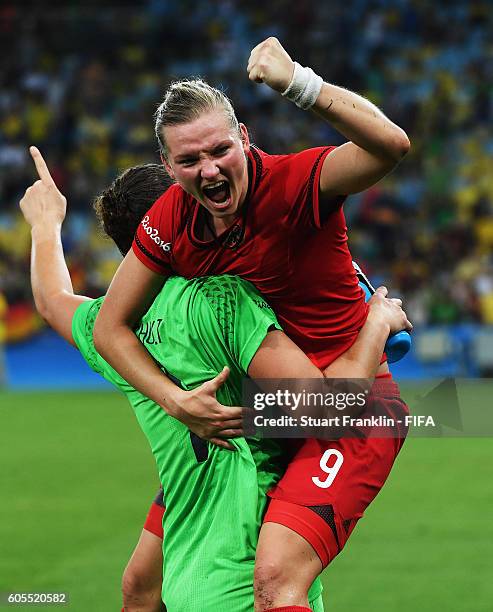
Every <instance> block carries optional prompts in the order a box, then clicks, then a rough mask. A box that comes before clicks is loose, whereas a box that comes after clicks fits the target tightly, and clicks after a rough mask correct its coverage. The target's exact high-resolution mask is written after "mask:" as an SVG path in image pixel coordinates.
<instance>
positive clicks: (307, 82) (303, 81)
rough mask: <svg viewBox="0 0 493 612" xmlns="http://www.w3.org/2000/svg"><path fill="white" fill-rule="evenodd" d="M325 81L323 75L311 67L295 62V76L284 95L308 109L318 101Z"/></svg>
mask: <svg viewBox="0 0 493 612" xmlns="http://www.w3.org/2000/svg"><path fill="white" fill-rule="evenodd" d="M323 83H324V81H323V79H322V77H320V76H318V74H315V73H314V72H313V70H312V69H311V68H308V67H307V68H303V66H300V65H299V64H298V62H295V63H294V73H293V78H292V79H291V83H290V84H289V85H288V88H287V89H285V90H284V91H283V92H282V95H283V96H284V97H285V98H287V99H288V100H291V102H294V103H295V104H296V106H299V108H302V109H303V110H307V109H309V108H311V107H312V106H313V105H314V104H315V102H316V101H317V98H318V95H319V94H320V90H321V89H322V85H323Z"/></svg>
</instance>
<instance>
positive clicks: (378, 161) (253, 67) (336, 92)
mask: <svg viewBox="0 0 493 612" xmlns="http://www.w3.org/2000/svg"><path fill="white" fill-rule="evenodd" d="M247 70H248V75H249V78H250V79H251V80H252V81H256V82H258V83H266V84H267V85H269V87H271V88H272V89H275V90H276V91H279V92H283V91H285V90H286V89H287V87H288V86H289V84H290V82H291V79H292V77H293V73H294V62H293V61H292V59H291V58H290V57H289V55H288V54H287V53H286V51H285V50H284V49H283V47H282V45H281V43H280V42H279V41H278V40H277V39H276V38H273V37H271V38H268V39H267V40H265V41H263V42H262V43H260V44H259V45H257V46H256V47H255V48H254V49H253V50H252V53H251V55H250V61H249V63H248V68H247ZM312 109H313V111H314V112H316V113H317V114H318V115H319V116H320V117H321V118H322V119H324V120H325V121H327V122H328V123H330V124H331V125H332V126H333V127H334V128H335V129H336V130H337V131H338V132H340V133H341V134H342V135H343V136H345V137H346V138H347V139H348V140H349V142H347V143H346V144H344V145H342V146H341V147H338V148H337V149H335V150H334V151H333V152H332V153H330V155H328V156H327V158H326V159H325V161H324V165H323V167H322V172H321V175H320V191H321V193H322V194H323V195H324V196H327V197H329V198H330V197H333V196H337V195H346V194H350V193H356V192H358V191H363V190H364V189H367V188H368V187H370V186H371V185H373V184H375V183H376V182H377V181H379V180H380V179H381V178H382V177H384V176H385V175H386V174H387V173H388V172H390V171H391V170H392V169H393V168H394V167H395V166H396V165H397V164H398V163H399V161H400V160H401V159H402V158H403V157H404V155H406V153H407V152H408V151H409V148H410V143H409V139H408V137H407V135H406V133H405V132H404V130H402V129H401V128H400V127H399V126H397V125H395V123H393V122H392V121H390V119H388V118H387V117H386V116H385V115H384V114H383V113H382V112H381V111H380V110H379V109H378V108H377V107H376V106H375V105H374V104H372V103H371V102H370V101H369V100H366V99H365V98H363V97H362V96H360V95H358V94H356V93H353V92H351V91H348V90H347V89H344V88H343V87H338V86H337V85H332V84H330V83H324V84H323V85H322V89H321V91H320V94H319V96H318V98H317V100H316V102H315V104H314V106H313V107H312Z"/></svg>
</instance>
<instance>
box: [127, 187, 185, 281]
mask: <svg viewBox="0 0 493 612" xmlns="http://www.w3.org/2000/svg"><path fill="white" fill-rule="evenodd" d="M177 197H179V194H178V192H177V190H176V189H174V188H171V187H170V188H169V189H168V191H167V192H166V193H163V195H162V196H161V197H159V198H158V199H157V200H156V201H155V202H154V204H153V205H152V206H151V208H150V209H149V211H148V212H147V214H146V215H145V216H144V218H143V219H142V221H141V222H140V224H139V226H138V228H137V231H136V232H135V238H134V241H133V243H132V249H133V252H134V253H135V255H136V257H137V258H138V259H139V260H140V261H141V262H142V263H143V264H144V265H145V266H146V267H147V268H149V269H150V270H152V271H153V272H156V273H157V274H162V275H163V276H170V275H171V274H172V270H171V258H172V248H173V211H174V208H175V206H174V205H176V200H177Z"/></svg>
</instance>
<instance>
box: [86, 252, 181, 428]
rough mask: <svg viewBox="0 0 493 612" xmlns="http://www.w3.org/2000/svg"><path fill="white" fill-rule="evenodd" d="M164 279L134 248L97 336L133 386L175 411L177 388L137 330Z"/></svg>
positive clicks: (99, 346)
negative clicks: (137, 254)
mask: <svg viewBox="0 0 493 612" xmlns="http://www.w3.org/2000/svg"><path fill="white" fill-rule="evenodd" d="M163 282H164V279H163V277H162V276H160V275H159V274H156V273H154V272H152V271H151V270H149V269H148V268H146V266H144V264H143V263H141V262H140V261H139V259H138V258H137V257H136V256H135V255H134V253H133V251H131V250H130V251H129V252H128V253H127V255H126V257H125V259H124V260H123V262H122V263H121V264H120V267H119V268H118V270H117V272H116V274H115V276H114V278H113V280H112V282H111V285H110V287H109V289H108V292H107V294H106V298H105V300H104V303H103V305H102V306H101V310H100V312H99V314H98V316H97V318H96V322H95V325H94V332H93V337H94V346H95V347H96V350H97V351H98V353H99V354H100V355H101V356H102V357H103V358H104V359H105V360H106V361H107V362H108V363H109V364H111V365H112V366H113V367H114V368H115V370H116V371H117V372H118V373H119V374H120V375H121V376H122V377H123V378H124V379H125V380H126V381H127V382H128V383H130V384H131V385H132V387H134V388H135V389H137V390H138V391H140V392H141V393H142V394H144V395H146V396H147V397H148V398H150V399H151V400H153V401H154V402H156V404H159V405H160V406H162V407H163V408H164V409H165V410H166V411H167V412H169V413H170V414H173V408H172V401H170V400H171V397H170V395H171V393H172V390H173V388H177V387H176V385H175V384H174V383H172V382H171V381H170V380H169V378H167V377H166V376H165V375H164V374H163V373H162V372H161V370H160V368H159V367H158V366H157V365H156V363H155V362H154V360H153V359H152V357H151V356H150V354H149V353H148V352H147V351H146V350H145V348H144V346H143V345H142V344H141V342H140V341H139V340H138V338H137V336H136V335H135V334H134V332H133V328H134V326H135V325H136V323H137V322H138V321H139V319H140V318H141V317H142V315H143V314H144V313H145V312H146V310H147V309H148V308H149V306H150V305H151V303H152V301H153V300H154V298H155V297H156V295H157V293H158V292H159V290H160V289H161V287H162V286H163ZM167 400H168V401H167ZM168 402H169V404H168ZM173 416H174V415H173Z"/></svg>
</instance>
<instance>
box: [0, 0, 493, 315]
mask: <svg viewBox="0 0 493 612" xmlns="http://www.w3.org/2000/svg"><path fill="white" fill-rule="evenodd" d="M90 6H91V5H88V6H87V7H82V5H78V4H77V3H75V4H73V3H71V4H70V5H69V6H66V7H59V8H57V9H54V8H53V9H46V7H44V6H41V5H40V4H36V3H34V5H33V6H32V7H31V6H30V8H29V10H28V9H26V8H23V7H22V5H19V4H18V3H13V2H10V3H9V2H8V1H7V3H3V5H2V8H1V9H0V32H1V37H0V41H1V42H0V45H1V48H2V51H3V53H2V59H1V68H0V85H1V87H0V126H1V130H0V196H1V199H2V209H1V213H0V253H1V255H2V259H1V263H0V272H1V274H2V287H3V291H4V293H5V295H6V297H7V300H8V302H9V304H10V305H11V307H13V306H14V305H16V304H27V303H28V302H29V299H30V298H29V295H30V292H29V287H28V272H27V264H28V257H29V255H28V249H29V241H28V240H27V236H26V235H25V228H24V227H23V224H22V223H20V222H19V219H18V215H17V213H16V207H17V202H18V200H19V198H20V197H21V195H22V193H23V191H24V189H25V188H26V187H27V186H28V185H29V184H30V183H31V182H32V179H33V177H34V173H33V169H32V164H31V160H30V158H29V157H28V155H27V147H28V145H29V144H31V143H34V144H36V145H38V146H39V147H40V148H41V150H42V151H43V153H44V154H45V156H46V157H47V160H48V163H49V164H50V167H51V169H52V171H53V174H54V176H55V179H56V182H57V183H58V185H59V187H60V189H61V190H62V191H63V192H64V193H65V194H66V195H67V198H68V201H69V211H70V212H69V222H68V223H67V228H66V231H65V234H64V240H65V248H66V251H67V256H68V260H69V262H70V266H71V270H72V273H73V274H74V275H75V277H76V282H77V284H78V287H77V290H78V291H79V292H83V293H87V294H89V295H96V294H100V293H101V292H103V291H104V290H105V288H106V286H107V283H108V280H109V279H110V278H111V276H112V273H113V270H114V268H115V266H116V265H117V263H118V261H119V257H118V254H117V252H116V250H115V249H114V247H113V246H112V245H111V243H110V242H108V241H106V240H104V239H103V238H102V237H101V235H100V234H99V232H98V230H97V228H96V225H95V223H94V221H93V216H92V212H91V209H90V203H91V200H92V199H93V197H94V195H95V194H96V193H97V192H98V191H99V190H100V189H101V188H102V187H104V186H105V185H107V184H108V182H109V181H110V180H111V179H112V178H113V177H114V176H115V175H116V173H117V172H119V171H120V170H122V169H123V168H125V167H128V166H130V165H134V164H137V163H144V162H149V161H156V160H157V146H156V143H155V141H154V136H153V129H152V128H153V126H152V114H153V112H154V110H155V108H156V105H157V103H158V102H159V100H160V97H161V96H162V93H163V92H164V89H165V86H166V84H167V83H168V82H169V81H170V80H171V79H172V78H177V77H183V76H191V75H201V76H204V77H205V78H207V79H209V80H210V81H211V82H212V83H213V84H216V85H220V86H223V87H224V88H225V89H226V92H227V93H228V95H230V97H231V98H232V99H233V102H234V105H235V107H236V108H237V110H238V114H239V118H240V120H242V121H244V122H245V123H246V124H247V125H248V126H249V129H250V131H251V133H252V137H253V139H254V141H255V142H256V143H257V144H258V145H259V146H261V147H263V148H265V149H267V150H268V151H270V152H289V151H294V150H297V149H300V148H303V147H307V146H316V145H319V144H325V143H327V142H333V143H334V144H337V143H339V142H341V138H340V136H339V135H337V134H336V133H335V132H334V131H333V130H332V129H331V128H330V126H328V125H325V124H324V123H323V122H321V121H320V120H318V119H316V118H314V117H312V116H311V115H310V113H304V112H302V111H300V110H298V109H296V108H295V107H294V105H291V104H287V103H285V102H284V101H282V100H281V99H280V98H279V97H278V96H277V95H275V94H274V93H273V92H272V91H271V90H269V89H268V88H265V87H258V86H255V85H253V84H251V83H250V82H249V81H248V79H247V77H246V71H245V66H246V62H247V58H248V55H249V52H250V50H251V48H252V47H253V46H254V45H255V44H257V43H258V42H260V41H261V40H262V39H264V38H265V37H266V36H269V35H276V36H278V37H279V38H280V39H281V41H282V42H283V44H284V45H285V47H286V48H287V49H288V51H289V52H290V53H291V54H292V56H293V57H295V58H296V59H298V60H299V61H300V62H301V63H303V64H308V65H310V66H312V67H313V69H314V70H316V71H317V72H319V73H320V74H322V75H323V76H324V77H325V78H326V79H327V80H331V81H333V82H336V83H338V84H341V85H344V86H347V87H349V88H351V89H354V90H356V91H358V92H361V93H362V94H363V95H366V96H368V97H370V98H371V99H372V101H374V102H376V103H377V104H379V105H380V106H382V108H383V109H384V110H385V112H386V114H387V115H388V116H389V117H391V118H392V119H393V120H394V121H395V122H396V123H398V124H400V125H402V126H403V127H404V129H406V130H407V131H408V133H409V135H410V138H411V141H412V144H413V148H412V152H411V153H410V155H409V156H408V158H406V160H405V161H404V162H403V164H402V165H401V167H399V168H398V169H397V170H396V171H395V172H394V174H393V175H392V176H390V177H387V178H386V179H385V180H384V181H383V182H382V183H381V184H380V185H378V186H377V187H375V188H373V189H372V190H370V191H368V192H366V193H364V194H361V195H358V196H354V197H352V198H350V199H349V201H348V202H347V204H346V211H347V216H348V221H349V224H350V228H351V231H350V245H351V249H352V251H353V254H354V256H355V257H356V258H357V259H359V260H360V263H361V264H362V265H363V266H364V267H366V268H367V270H368V272H369V273H370V274H371V275H372V276H374V277H375V279H376V280H383V279H385V282H386V283H387V284H388V285H389V286H390V288H391V289H392V291H394V292H398V293H400V294H402V295H403V297H404V298H405V299H407V301H408V304H409V305H408V310H409V312H411V313H412V316H413V318H414V321H415V323H418V324H419V323H423V324H424V323H449V322H451V323H456V322H460V321H473V322H483V323H488V324H492V323H493V261H492V247H493V214H492V212H493V204H492V202H493V161H492V160H493V133H492V131H491V122H492V119H493V87H492V82H493V78H492V77H493V64H492V63H491V61H489V58H490V57H491V32H492V31H493V11H492V10H491V3H490V2H489V1H488V0H476V1H475V2H473V3H471V2H467V0H458V1H457V2H454V3H441V4H440V3H439V4H437V3H431V2H428V1H427V0H392V1H391V0H346V2H344V3H330V4H329V3H314V2H313V3H312V2H305V3H294V4H293V3H292V2H289V1H288V0H278V1H277V2H273V3H266V2H261V1H259V0H248V2H246V1H245V0H219V1H218V2H216V3H214V5H213V7H214V8H213V10H212V5H210V4H207V3H204V2H200V1H198V0H196V1H194V0H183V1H178V0H175V1H172V0H170V1H169V2H165V3H161V2H157V1H155V0H149V1H148V2H146V3H143V4H142V3H141V4H140V5H139V3H137V4H134V5H131V4H126V3H123V4H122V3H118V4H115V5H112V3H109V4H108V3H106V4H105V7H104V8H100V7H97V8H90ZM300 32H302V33H303V35H302V36H300Z"/></svg>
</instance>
